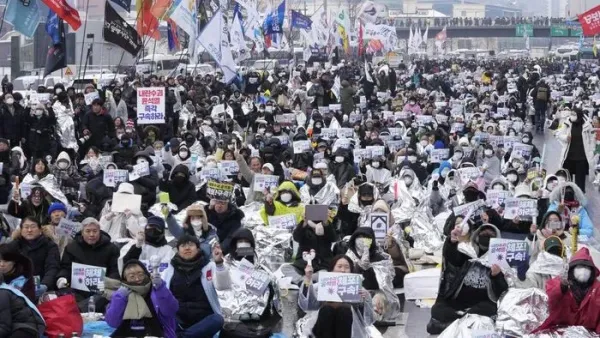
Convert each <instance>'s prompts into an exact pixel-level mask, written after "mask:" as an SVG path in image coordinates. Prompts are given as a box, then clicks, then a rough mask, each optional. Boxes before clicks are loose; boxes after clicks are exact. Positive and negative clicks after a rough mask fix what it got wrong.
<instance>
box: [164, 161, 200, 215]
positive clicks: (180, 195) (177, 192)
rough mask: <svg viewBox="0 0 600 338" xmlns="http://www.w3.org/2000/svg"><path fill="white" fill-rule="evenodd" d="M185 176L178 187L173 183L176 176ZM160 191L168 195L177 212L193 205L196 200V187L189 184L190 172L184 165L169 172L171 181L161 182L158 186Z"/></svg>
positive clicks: (179, 165)
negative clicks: (180, 174)
mask: <svg viewBox="0 0 600 338" xmlns="http://www.w3.org/2000/svg"><path fill="white" fill-rule="evenodd" d="M178 173H182V174H185V181H184V182H182V183H181V184H180V185H179V184H176V183H175V182H174V181H173V178H174V177H175V175H176V174H178ZM159 189H160V191H164V192H167V193H169V199H170V201H171V203H173V204H175V205H176V206H177V208H178V210H183V209H185V208H187V207H188V206H190V205H191V204H192V203H194V202H195V201H196V200H197V198H196V186H195V185H194V184H193V183H192V182H190V170H189V169H188V167H187V166H186V165H185V164H178V165H177V166H176V167H175V168H174V169H173V172H171V180H168V181H167V180H161V181H160V184H159Z"/></svg>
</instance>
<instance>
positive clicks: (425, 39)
mask: <svg viewBox="0 0 600 338" xmlns="http://www.w3.org/2000/svg"><path fill="white" fill-rule="evenodd" d="M428 34H429V26H427V28H425V33H423V42H425V44H427V35H428Z"/></svg>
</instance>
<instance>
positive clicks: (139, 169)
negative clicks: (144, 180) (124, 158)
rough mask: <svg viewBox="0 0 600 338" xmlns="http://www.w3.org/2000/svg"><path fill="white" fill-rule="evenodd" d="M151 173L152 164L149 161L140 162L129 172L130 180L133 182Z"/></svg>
mask: <svg viewBox="0 0 600 338" xmlns="http://www.w3.org/2000/svg"><path fill="white" fill-rule="evenodd" d="M148 175H150V166H149V165H148V163H140V164H136V165H134V166H133V170H132V171H131V172H130V173H129V181H130V182H133V181H135V180H137V179H138V178H140V177H144V176H148Z"/></svg>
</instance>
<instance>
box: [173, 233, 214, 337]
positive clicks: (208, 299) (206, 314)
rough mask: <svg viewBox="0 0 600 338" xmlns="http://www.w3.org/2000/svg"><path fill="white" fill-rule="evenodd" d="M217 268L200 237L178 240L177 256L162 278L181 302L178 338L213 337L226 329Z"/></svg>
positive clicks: (178, 312)
mask: <svg viewBox="0 0 600 338" xmlns="http://www.w3.org/2000/svg"><path fill="white" fill-rule="evenodd" d="M214 269H215V265H214V263H210V262H209V259H208V257H207V256H206V255H204V253H203V252H202V250H200V242H199V241H198V238H196V237H194V236H190V235H183V236H182V237H181V238H180V239H179V240H178V241H177V253H176V254H175V256H174V257H173V259H171V264H170V265H169V267H168V268H167V269H166V270H165V271H163V273H162V279H163V280H164V282H165V284H166V286H167V287H168V288H169V290H171V293H172V294H173V296H175V299H177V301H178V302H179V310H178V311H177V335H178V337H182V338H196V337H212V336H213V335H215V334H216V333H217V332H219V330H221V328H222V327H223V323H224V320H223V315H222V314H221V306H220V305H219V298H218V296H217V292H216V290H215V286H214V285H213V277H214Z"/></svg>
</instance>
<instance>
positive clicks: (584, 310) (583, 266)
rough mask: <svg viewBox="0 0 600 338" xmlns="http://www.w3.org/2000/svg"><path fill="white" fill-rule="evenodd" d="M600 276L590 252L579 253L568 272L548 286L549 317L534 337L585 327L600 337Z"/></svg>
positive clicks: (551, 281) (576, 254) (549, 282)
mask: <svg viewBox="0 0 600 338" xmlns="http://www.w3.org/2000/svg"><path fill="white" fill-rule="evenodd" d="M599 275H600V271H599V270H598V268H597V267H596V266H595V265H594V262H593V261H592V256H591V255H590V251H589V249H588V248H581V249H579V251H577V252H576V253H575V254H574V255H573V257H571V261H570V262H569V268H568V270H567V272H566V273H562V274H561V275H560V276H556V277H554V278H552V279H551V280H549V281H548V282H547V283H546V293H547V294H548V312H549V315H548V318H546V320H545V321H544V322H543V323H542V324H541V325H540V326H539V327H538V328H537V329H535V330H533V331H532V333H537V332H540V331H543V330H547V329H549V330H552V329H556V328H558V327H564V326H583V327H584V328H586V329H587V330H589V331H591V332H594V333H596V334H598V333H600V316H598V309H599V307H598V292H600V291H599V290H600V282H599V281H598V279H597V278H598V276H599Z"/></svg>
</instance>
